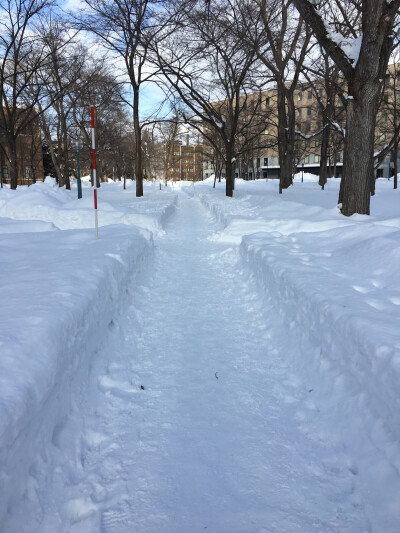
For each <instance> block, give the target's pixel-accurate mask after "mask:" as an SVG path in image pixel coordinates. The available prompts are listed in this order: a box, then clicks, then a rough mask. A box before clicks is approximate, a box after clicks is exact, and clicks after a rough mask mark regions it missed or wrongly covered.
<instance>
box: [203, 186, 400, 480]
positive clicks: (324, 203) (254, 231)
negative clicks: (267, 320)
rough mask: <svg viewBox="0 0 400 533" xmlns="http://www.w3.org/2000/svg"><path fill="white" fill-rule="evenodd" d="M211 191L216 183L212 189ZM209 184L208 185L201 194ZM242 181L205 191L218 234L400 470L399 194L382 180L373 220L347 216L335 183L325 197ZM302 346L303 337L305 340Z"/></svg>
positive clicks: (307, 189)
mask: <svg viewBox="0 0 400 533" xmlns="http://www.w3.org/2000/svg"><path fill="white" fill-rule="evenodd" d="M208 187H209V189H210V186H209V185H208ZM206 188H207V184H204V185H203V191H205V190H206ZM276 188H277V185H276V183H274V182H272V183H269V184H268V183H266V182H265V181H262V182H259V183H254V182H250V183H245V182H244V183H243V182H240V181H238V183H237V187H236V190H235V195H234V198H233V199H229V198H225V197H224V196H223V189H222V188H221V190H219V191H218V190H217V191H213V192H212V193H211V191H210V190H208V191H207V193H206V194H204V193H202V194H201V198H202V201H203V203H204V204H205V205H206V206H207V207H208V208H209V209H210V211H211V212H212V213H213V215H214V216H215V217H216V219H217V220H218V221H219V223H220V224H221V225H222V229H221V230H220V231H219V232H218V233H217V234H216V236H215V238H216V239H220V240H225V241H228V242H235V243H239V242H241V254H242V257H243V258H244V260H245V261H246V262H247V264H248V265H249V267H250V269H251V272H252V273H254V275H255V276H256V278H257V280H258V282H259V284H260V286H261V287H262V289H263V290H265V291H266V292H267V293H268V294H270V295H272V298H273V301H274V302H275V308H276V311H277V312H278V313H280V314H281V315H282V317H283V318H284V320H285V321H286V322H287V325H288V328H290V327H291V325H292V323H296V324H298V325H300V326H301V327H302V334H303V335H306V336H307V337H309V338H310V339H311V340H312V341H313V343H314V345H315V346H316V348H317V349H316V350H315V354H317V355H315V354H310V362H311V364H312V365H313V366H314V367H316V368H318V369H319V370H320V371H321V372H324V373H328V375H330V376H331V380H332V388H333V389H339V390H340V389H343V390H347V393H348V394H349V395H350V397H351V398H352V400H353V401H354V402H355V404H357V405H358V411H359V413H360V416H361V417H362V418H363V419H364V423H365V425H366V427H367V433H368V435H369V437H370V439H371V440H372V441H373V442H374V444H375V445H376V447H377V448H378V449H379V450H381V452H382V453H384V454H385V455H386V457H387V459H388V460H389V461H390V463H391V464H392V465H394V466H395V467H396V468H397V470H398V472H400V446H399V443H400V424H399V412H400V395H399V393H398V383H399V381H400V334H399V332H400V289H399V288H400V251H399V248H398V244H397V243H398V242H399V240H400V230H399V228H400V217H399V215H398V200H399V198H398V191H393V189H392V184H391V183H388V182H386V181H384V182H383V181H382V182H378V183H377V197H376V198H374V199H373V200H372V213H373V214H372V215H371V217H365V216H364V217H363V216H353V217H351V218H346V217H343V216H341V215H340V214H339V211H338V210H337V208H336V207H335V202H336V198H337V188H338V182H332V181H330V183H329V184H328V186H327V190H326V191H323V192H322V191H321V190H320V189H319V188H318V186H317V184H313V183H304V184H298V183H297V184H295V186H294V187H292V188H291V189H290V190H288V191H285V192H284V194H283V195H278V193H277V190H276ZM299 342H300V339H299Z"/></svg>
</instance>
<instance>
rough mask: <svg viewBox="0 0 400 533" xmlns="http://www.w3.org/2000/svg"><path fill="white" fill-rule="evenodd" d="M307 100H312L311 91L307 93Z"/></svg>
mask: <svg viewBox="0 0 400 533" xmlns="http://www.w3.org/2000/svg"><path fill="white" fill-rule="evenodd" d="M308 99H309V100H312V91H308Z"/></svg>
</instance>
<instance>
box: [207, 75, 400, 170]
mask: <svg viewBox="0 0 400 533" xmlns="http://www.w3.org/2000/svg"><path fill="white" fill-rule="evenodd" d="M247 99H248V103H247V106H251V105H252V101H251V100H252V95H247ZM254 99H261V101H258V103H257V106H258V109H259V111H258V112H259V115H260V121H262V124H263V126H262V129H261V130H260V131H261V132H260V134H259V136H258V140H257V142H253V145H254V148H251V149H248V150H247V155H243V156H242V157H237V159H236V165H237V166H236V170H235V173H236V177H241V178H243V179H258V178H279V171H280V166H279V158H278V144H277V141H278V123H277V121H278V111H277V94H276V89H275V88H271V89H268V90H264V91H262V92H260V93H257V94H254ZM326 101H327V96H326V94H325V91H324V88H323V86H322V83H321V84H318V82H317V83H314V84H313V85H311V84H309V83H301V84H300V83H299V85H298V88H297V89H296V90H295V92H294V106H295V114H296V124H295V129H296V140H295V152H296V160H297V171H298V172H300V171H304V172H309V173H313V174H316V175H318V174H319V172H320V160H321V140H322V131H323V122H322V113H321V104H322V105H324V104H326ZM218 104H219V103H218ZM396 105H397V106H398V109H397V108H396ZM333 107H334V120H333V121H332V124H331V126H330V127H331V133H330V140H329V148H328V163H327V166H328V174H329V176H335V177H341V175H342V168H343V145H344V131H345V126H346V111H345V107H344V105H343V102H342V100H341V99H340V98H339V97H338V96H337V95H336V96H335V101H334V103H333ZM396 117H397V118H396ZM397 122H400V66H399V65H390V66H389V68H388V72H387V75H386V78H385V87H384V95H383V99H382V103H381V106H380V109H379V112H378V116H377V124H376V137H375V138H376V153H378V152H380V150H382V149H383V148H384V147H385V145H386V144H387V143H388V142H389V140H390V139H391V137H392V135H393V133H394V131H395V130H396V126H397ZM253 127H254V126H253ZM205 144H206V143H205ZM209 152H212V150H211V149H210V150H209ZM394 158H397V159H398V163H399V168H400V159H399V157H398V153H397V150H396V151H393V150H389V151H388V153H387V155H386V156H385V157H384V158H383V160H382V161H381V162H380V164H379V166H378V167H377V169H376V171H375V172H376V177H384V178H389V177H390V176H392V175H393V167H394ZM216 166H217V163H216V161H215V159H213V158H212V157H209V158H205V159H204V160H203V176H204V178H207V177H209V176H211V175H212V174H214V173H215V171H216ZM224 174H225V171H224V169H223V170H222V176H224Z"/></svg>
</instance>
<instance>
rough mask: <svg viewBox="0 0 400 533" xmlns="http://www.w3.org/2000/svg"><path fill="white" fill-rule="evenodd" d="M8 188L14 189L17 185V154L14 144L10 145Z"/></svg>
mask: <svg viewBox="0 0 400 533" xmlns="http://www.w3.org/2000/svg"><path fill="white" fill-rule="evenodd" d="M9 150H10V154H9V157H10V189H16V188H17V186H18V165H17V154H16V150H17V148H16V145H14V146H10V144H9Z"/></svg>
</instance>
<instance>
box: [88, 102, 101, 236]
mask: <svg viewBox="0 0 400 533" xmlns="http://www.w3.org/2000/svg"><path fill="white" fill-rule="evenodd" d="M90 118H91V125H92V159H93V193H94V223H95V227H96V239H98V238H99V220H98V217H97V178H96V143H95V140H94V107H93V106H90Z"/></svg>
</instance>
